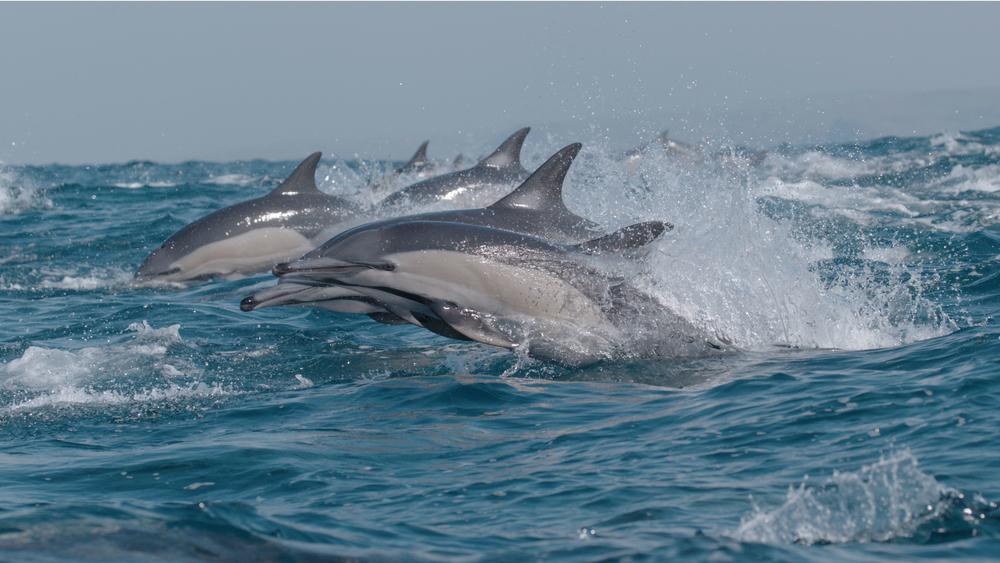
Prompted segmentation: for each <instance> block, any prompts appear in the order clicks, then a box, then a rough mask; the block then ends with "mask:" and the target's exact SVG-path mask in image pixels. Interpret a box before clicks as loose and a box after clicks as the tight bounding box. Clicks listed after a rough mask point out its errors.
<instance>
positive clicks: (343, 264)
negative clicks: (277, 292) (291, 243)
mask: <svg viewBox="0 0 1000 563" xmlns="http://www.w3.org/2000/svg"><path fill="white" fill-rule="evenodd" d="M395 268H396V267H395V266H394V265H393V264H390V263H388V262H351V261H346V260H338V259H336V258H325V257H317V258H302V259H299V260H296V261H294V262H282V263H281V264H278V265H276V266H275V267H274V268H273V269H272V270H271V273H273V274H274V275H276V276H278V277H282V276H287V275H288V274H297V275H301V276H304V277H309V278H326V277H330V278H334V279H336V278H337V276H340V275H343V274H350V273H355V272H359V271H361V270H383V271H392V270H394V269H395Z"/></svg>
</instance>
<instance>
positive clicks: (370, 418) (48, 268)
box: [0, 129, 1000, 560]
mask: <svg viewBox="0 0 1000 563" xmlns="http://www.w3.org/2000/svg"><path fill="white" fill-rule="evenodd" d="M577 140H579V141H581V142H583V143H584V150H583V152H582V153H581V155H580V156H579V157H578V158H577V160H576V162H575V163H574V165H573V167H572V169H571V172H570V175H569V179H568V181H567V186H566V190H565V196H566V202H567V205H568V207H569V208H570V209H571V210H573V211H574V212H575V213H577V214H580V215H582V216H584V217H587V218H589V219H591V220H594V221H596V222H598V223H600V224H602V225H604V226H605V227H606V228H607V229H608V230H612V229H615V228H618V227H621V226H624V225H627V224H631V223H634V222H637V221H645V220H664V221H669V222H670V223H672V224H673V225H674V229H673V230H672V231H670V232H668V233H667V234H666V235H664V236H663V237H662V239H660V240H659V241H657V242H656V243H655V244H654V245H653V246H652V248H651V249H650V250H649V252H648V254H646V255H645V256H644V257H643V258H642V259H641V260H640V261H639V262H638V263H637V264H635V265H634V266H632V267H629V268H628V269H627V271H625V272H623V275H627V276H628V277H629V278H630V280H631V281H632V282H633V283H634V284H635V285H637V286H638V287H640V288H641V289H642V290H644V291H646V292H648V293H649V295H651V296H652V297H653V298H654V299H656V300H657V301H659V302H660V303H662V304H663V305H665V306H667V307H668V308H670V309H671V310H672V311H674V312H676V313H677V314H679V315H681V316H682V317H683V318H684V319H686V320H688V321H690V322H691V323H693V324H694V325H695V326H697V327H698V328H700V329H702V330H704V331H706V332H707V333H710V334H713V335H717V336H718V337H719V338H723V339H725V340H726V341H728V342H731V343H732V344H733V346H734V348H735V350H734V351H732V352H730V353H726V354H720V355H716V356H710V357H705V358H684V359H675V358H657V359H634V360H629V361H619V362H603V363H600V364H598V365H595V366H591V367H587V368H583V369H571V368H566V367H559V366H555V365H551V364H545V363H542V362H538V361H533V360H530V359H527V358H525V357H521V356H518V355H515V354H511V353H509V352H507V351H504V350H500V349H495V348H490V347H486V346H484V345H480V344H476V343H467V342H458V341H452V340H446V339H443V338H441V337H438V336H435V335H433V334H431V333H429V332H426V331H420V330H417V329H415V328H411V327H392V326H384V325H380V324H376V323H372V322H371V321H369V320H368V319H367V318H365V317H357V318H355V317H352V316H346V315H338V314H333V313H329V312H326V311H320V310H312V309H305V308H275V309H264V310H260V311H255V312H253V313H243V312H241V311H240V310H239V300H240V299H241V298H242V297H243V296H245V295H247V294H249V293H251V292H253V291H256V290H259V289H262V288H264V287H267V286H268V285H270V284H272V283H273V278H272V277H270V276H255V277H250V278H246V279H242V280H235V281H223V280H218V281H212V282H209V283H203V284H197V285H191V286H188V287H176V288H137V287H133V286H132V285H131V274H132V272H134V270H135V268H136V267H137V266H138V264H139V263H140V262H141V260H142V259H143V257H144V256H145V255H146V254H147V253H148V252H149V251H150V250H151V249H153V248H155V247H156V246H157V245H158V244H160V243H161V242H162V241H163V240H164V239H165V238H166V237H167V236H169V235H170V234H171V233H173V232H174V231H176V230H177V229H179V228H180V227H182V226H183V225H185V224H187V223H189V222H191V221H193V220H195V219H197V218H199V217H201V216H203V215H205V214H206V213H208V212H211V211H213V210H215V209H218V208H220V207H223V206H226V205H230V204H232V203H235V202H238V201H242V200H245V199H248V198H251V197H257V196H259V195H261V194H263V193H266V192H267V191H268V190H269V189H271V188H273V187H274V186H275V185H276V184H277V183H278V182H279V181H280V180H281V179H282V178H284V177H285V175H287V173H288V172H290V171H291V169H292V167H293V166H294V165H295V163H294V162H271V161H264V160H254V161H241V162H225V163H213V162H187V163H181V164H160V163H155V162H145V161H135V162H128V163H124V164H107V165H92V166H61V165H51V166H0V318H3V319H5V322H4V323H0V429H2V430H0V431H2V435H0V436H2V445H3V450H2V451H3V453H2V454H0V455H3V457H4V460H5V462H6V463H5V464H4V465H3V467H4V469H3V470H2V471H3V474H2V478H3V480H4V481H5V482H6V483H8V485H7V486H5V487H4V488H2V490H0V501H2V504H3V506H4V507H5V509H6V510H5V511H3V512H0V521H2V524H3V526H2V528H3V530H2V531H0V545H2V546H3V547H4V548H5V550H8V551H9V552H10V553H17V554H19V555H23V556H24V557H36V558H45V557H84V558H91V559H109V558H123V559H135V558H144V557H152V556H154V555H158V556H165V557H168V558H171V559H194V558H199V557H205V556H207V555H205V554H216V555H220V556H226V557H232V556H234V555H238V554H240V553H246V554H254V556H255V557H262V558H265V559H269V558H270V559H273V558H280V557H287V558H292V559H295V558H307V557H309V556H315V555H320V556H344V557H361V558H376V559H379V558H387V559H404V558H405V559H409V558H417V559H445V558H447V559H453V558H458V559H481V558H493V557H495V558H499V559H522V558H550V559H580V560H593V559H600V558H616V557H627V556H639V555H642V554H646V555H651V556H653V557H655V558H678V557H694V558H696V559H705V558H710V557H711V558H719V559H723V560H743V559H746V558H753V557H765V558H771V559H781V560H802V559H824V560H825V559H829V558H857V559H864V558H882V557H897V558H898V557H901V558H906V559H920V558H928V559H933V558H940V557H943V556H947V557H949V558H969V559H973V560H981V559H984V558H989V557H992V556H995V553H996V551H997V548H998V538H1000V525H998V522H1000V512H998V510H997V505H996V501H997V500H998V499H1000V479H998V478H997V475H995V474H994V473H995V472H992V471H991V470H990V467H994V466H996V464H997V463H998V462H1000V458H998V454H997V453H996V452H998V451H1000V448H997V447H995V446H997V445H998V444H997V443H996V442H997V436H996V428H997V427H998V423H1000V419H998V415H997V413H998V412H1000V409H998V408H997V407H998V406H1000V386H998V383H997V380H996V377H995V369H994V366H995V364H996V361H997V359H998V358H1000V330H998V328H997V326H996V320H995V318H994V313H995V310H996V306H997V302H998V299H1000V285H998V282H997V280H998V272H1000V269H998V260H1000V246H998V233H997V227H998V222H1000V198H998V192H1000V176H998V174H1000V129H989V130H983V131H972V132H957V131H952V132H942V133H939V134H935V135H932V136H927V137H910V138H882V139H873V140H870V141H866V142H861V143H852V144H844V145H828V146H814V145H809V146H780V147H753V149H765V148H766V149H767V153H766V155H763V156H762V158H758V159H755V158H752V157H751V156H749V153H748V152H746V151H744V152H739V151H737V152H734V153H727V154H732V155H733V156H731V157H730V158H716V157H715V156H714V155H716V154H717V152H718V151H720V150H722V149H724V148H725V147H726V146H727V145H728V144H729V143H727V142H726V140H725V139H710V140H708V141H707V142H706V143H705V146H704V147H703V151H702V154H703V155H704V158H702V159H700V160H701V161H685V160H682V159H677V158H672V157H670V156H668V155H666V154H665V153H663V152H662V150H658V148H657V147H658V145H655V144H651V145H650V147H648V149H647V150H646V151H645V152H644V154H643V156H642V158H641V159H640V161H639V163H638V166H637V167H636V169H634V170H631V171H630V170H628V169H627V167H625V166H623V164H622V162H621V161H620V156H621V153H622V152H623V151H624V150H625V149H626V148H628V147H617V146H611V144H610V143H609V142H607V141H606V140H605V139H603V138H602V137H600V136H596V135H595V137H594V138H592V139H558V138H536V137H532V136H529V137H528V141H527V143H526V146H525V158H524V164H525V167H526V168H528V169H529V170H531V169H533V168H534V167H535V166H537V165H538V164H540V163H541V162H542V161H543V160H544V159H545V158H546V157H547V156H549V155H550V154H551V153H552V152H554V151H555V150H557V149H558V148H560V147H562V146H564V145H565V144H567V143H568V142H570V141H577ZM681 140H685V141H693V139H681ZM490 142H492V141H490ZM487 145H489V143H484V144H483V145H482V146H471V147H467V148H466V149H465V150H463V153H464V154H466V155H482V154H487V153H488V152H489V150H490V147H488V146H487ZM303 156H305V155H303ZM432 156H437V157H439V158H440V160H441V163H442V166H448V165H449V164H450V163H451V160H452V157H453V156H454V155H435V154H434V153H433V144H432ZM470 160H472V161H475V160H476V157H471V158H470ZM393 164H398V163H385V162H379V161H373V160H364V159H346V160H345V159H337V158H327V159H326V160H324V161H323V162H322V163H321V165H320V169H319V172H318V174H317V181H318V183H319V185H320V188H321V189H322V190H324V191H326V192H328V193H335V194H338V195H342V196H345V197H348V198H350V199H352V200H354V201H357V202H358V203H360V204H362V206H363V207H364V208H366V209H372V208H373V206H374V204H375V203H376V201H377V198H376V197H374V196H373V194H372V193H371V190H369V189H368V188H367V187H366V186H367V184H368V182H369V181H371V180H373V179H376V178H380V177H382V176H383V175H384V174H385V173H386V172H387V171H389V170H391V169H392V168H393ZM397 182H398V185H399V186H400V187H402V186H403V185H406V184H407V183H408V179H407V178H405V177H404V178H399V179H397ZM502 195H504V194H502V193H500V194H478V195H477V196H476V197H477V198H481V199H482V200H483V201H476V202H475V203H478V204H487V203H489V202H490V201H492V200H494V199H496V198H498V197H500V196H502ZM448 205H449V204H447V203H446V204H442V205H441V206H439V208H440V207H447V206H448ZM424 210H426V209H413V211H414V212H417V211H424ZM369 218H370V217H369V216H368V215H363V216H359V217H357V218H355V221H356V222H358V223H360V222H363V221H365V220H368V219H369ZM632 330H633V331H634V334H633V336H634V337H635V338H639V337H641V336H643V334H642V331H643V330H646V328H645V326H644V325H643V324H642V323H640V322H637V323H636V324H635V325H634V327H632ZM942 554H944V555H942Z"/></svg>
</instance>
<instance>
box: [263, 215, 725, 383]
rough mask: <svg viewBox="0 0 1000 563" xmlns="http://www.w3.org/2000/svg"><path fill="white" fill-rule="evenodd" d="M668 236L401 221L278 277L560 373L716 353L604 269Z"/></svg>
mask: <svg viewBox="0 0 1000 563" xmlns="http://www.w3.org/2000/svg"><path fill="white" fill-rule="evenodd" d="M666 230H667V225H666V224H664V223H662V222H658V221H650V222H647V223H639V224H635V225H631V226H629V227H625V228H623V229H621V230H619V231H616V232H614V233H612V234H610V235H605V236H603V237H599V238H596V239H592V240H589V241H585V242H582V243H579V244H574V245H563V244H557V243H553V242H550V241H547V240H544V239H541V238H538V237H534V236H531V235H528V234H524V233H517V232H513V231H507V230H503V229H495V228H490V227H484V226H481V225H471V224H463V223H453V222H439V221H421V220H416V221H401V222H393V223H388V224H373V225H366V226H363V227H359V228H355V229H351V230H350V231H347V232H345V233H342V234H340V235H338V236H336V237H334V238H333V239H331V240H330V241H328V242H327V243H326V244H325V245H324V246H323V252H322V253H312V254H311V255H309V256H306V257H303V258H300V259H298V260H295V261H293V262H290V263H286V264H279V265H277V266H275V269H274V272H275V274H276V275H279V276H295V277H299V278H306V279H310V280H313V281H314V282H316V283H322V284H328V285H339V286H342V287H345V288H348V289H350V290H353V291H356V292H358V293H360V294H362V295H364V296H367V297H371V298H372V299H374V300H376V301H377V302H379V303H381V304H382V306H383V307H384V308H385V309H386V310H387V311H389V312H391V313H392V314H393V315H395V316H396V317H398V318H399V319H402V320H405V321H407V322H409V323H411V324H415V325H418V326H423V327H425V328H430V329H431V330H434V329H433V328H431V327H429V326H427V325H428V323H429V321H433V322H434V323H437V324H438V325H440V326H444V327H447V329H448V330H450V331H454V332H456V333H458V334H459V335H461V336H462V337H464V338H465V339H469V340H474V341H477V342H481V343H484V344H489V345H493V346H499V347H503V348H508V349H513V350H524V351H525V352H526V353H527V354H528V355H529V356H531V357H535V358H539V359H543V360H549V361H554V362H557V363H562V364H566V365H573V366H579V365H586V364H590V363H594V362H597V361H600V360H604V359H621V358H637V357H678V356H691V355H703V354H706V353H711V352H715V351H718V350H720V349H723V348H724V346H725V344H724V342H723V341H722V340H721V339H719V338H717V337H713V336H712V335H709V334H708V333H706V332H704V331H701V330H699V329H698V328H696V327H695V326H694V325H692V324H691V323H690V322H689V321H687V320H686V319H684V318H682V317H680V316H679V315H677V314H675V313H673V312H672V311H670V310H669V309H668V308H666V307H665V306H663V305H662V304H660V303H659V302H658V301H656V300H655V299H653V298H652V297H650V296H648V295H646V294H644V293H642V292H641V291H639V290H638V289H636V288H635V287H634V286H633V285H631V284H629V283H628V282H627V281H625V280H624V279H622V278H621V277H620V276H617V275H614V274H611V273H606V272H605V271H604V269H602V268H600V267H599V263H598V260H607V259H612V258H613V257H615V256H619V255H621V254H627V253H632V252H635V251H638V250H640V249H642V248H643V247H645V246H646V245H648V244H649V243H651V242H653V241H654V240H656V239H657V238H659V237H660V236H661V235H662V234H663V233H664V232H666ZM434 332H439V334H440V333H441V332H440V331H438V330H434Z"/></svg>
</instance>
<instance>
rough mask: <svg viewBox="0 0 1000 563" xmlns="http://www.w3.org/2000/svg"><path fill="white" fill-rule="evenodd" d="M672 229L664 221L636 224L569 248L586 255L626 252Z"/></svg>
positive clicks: (671, 226)
mask: <svg viewBox="0 0 1000 563" xmlns="http://www.w3.org/2000/svg"><path fill="white" fill-rule="evenodd" d="M673 228H674V226H673V225H671V224H670V223H666V222H664V221H647V222H645V223H636V224H635V225H629V226H628V227H624V228H622V229H619V230H617V231H615V232H613V233H611V234H610V235H605V236H603V237H600V238H595V239H593V240H588V241H587V242H582V243H580V244H577V245H574V246H572V247H571V248H575V249H576V250H579V251H580V252H586V253H587V254H601V253H612V252H613V253H622V252H628V251H630V250H635V249H637V248H642V247H643V246H646V245H647V244H649V243H651V242H653V241H655V240H656V239H658V238H660V236H661V235H663V233H665V232H667V231H669V230H671V229H673Z"/></svg>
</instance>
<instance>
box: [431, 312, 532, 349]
mask: <svg viewBox="0 0 1000 563" xmlns="http://www.w3.org/2000/svg"><path fill="white" fill-rule="evenodd" d="M430 307H431V310H432V311H434V313H435V314H436V315H437V316H439V317H441V320H442V321H444V322H445V323H447V325H448V326H450V327H451V328H453V329H455V331H456V332H458V333H459V334H462V335H463V336H465V337H466V338H468V339H470V340H475V341H477V342H482V343H484V344H490V345H492V346H499V347H501V348H516V347H517V344H516V343H514V342H511V341H510V339H509V338H507V337H506V336H504V335H503V334H500V333H499V332H497V331H496V330H495V329H494V328H492V327H490V326H488V325H487V324H486V323H485V322H483V317H482V315H480V314H479V313H477V312H475V311H472V310H469V309H464V308H462V307H459V306H458V305H455V304H454V303H433V304H431V306H430ZM435 332H437V331H435ZM439 334H440V333H439Z"/></svg>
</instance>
